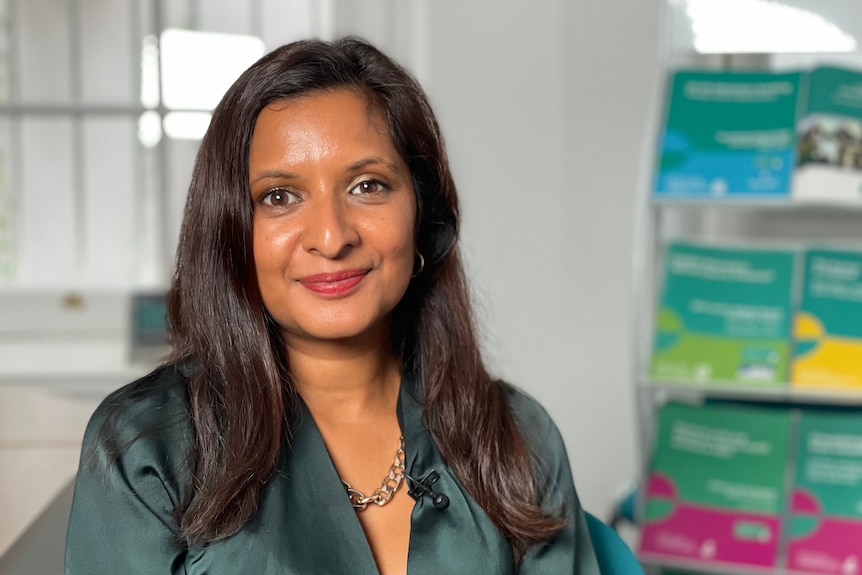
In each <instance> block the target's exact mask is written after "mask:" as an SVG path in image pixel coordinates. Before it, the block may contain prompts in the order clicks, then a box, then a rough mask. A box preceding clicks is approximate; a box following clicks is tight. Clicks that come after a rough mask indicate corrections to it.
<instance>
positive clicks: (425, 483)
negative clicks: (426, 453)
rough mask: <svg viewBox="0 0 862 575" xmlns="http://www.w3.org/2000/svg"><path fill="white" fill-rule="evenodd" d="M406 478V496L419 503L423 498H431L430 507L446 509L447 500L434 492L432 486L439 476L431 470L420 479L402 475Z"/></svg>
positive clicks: (447, 505)
mask: <svg viewBox="0 0 862 575" xmlns="http://www.w3.org/2000/svg"><path fill="white" fill-rule="evenodd" d="M404 477H406V478H407V485H408V487H409V489H408V490H407V495H409V496H410V497H412V498H413V499H415V500H416V501H419V500H420V499H421V498H423V497H426V496H427V497H430V498H431V505H433V506H434V507H435V508H436V509H446V508H447V507H449V498H448V497H446V496H445V495H443V494H442V493H439V492H437V491H435V490H434V484H435V483H437V480H438V479H440V474H439V473H437V472H436V471H434V470H433V469H432V470H431V471H430V472H429V473H428V475H426V476H425V477H423V478H422V479H416V478H414V477H412V476H410V475H407V474H406V473H405V474H404Z"/></svg>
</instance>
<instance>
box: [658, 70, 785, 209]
mask: <svg viewBox="0 0 862 575" xmlns="http://www.w3.org/2000/svg"><path fill="white" fill-rule="evenodd" d="M800 77H801V73H800V72H790V73H767V72H761V73H742V72H708V71H679V72H676V73H675V74H673V75H672V76H671V78H670V81H669V86H668V97H667V106H666V115H665V120H664V129H663V132H662V134H661V141H660V145H659V154H658V156H659V157H658V165H657V167H656V176H655V182H654V187H653V197H655V198H662V199H691V198H697V199H710V198H712V199H721V198H725V199H741V198H742V199H767V200H773V199H779V200H782V199H783V200H786V199H788V198H789V196H790V188H791V175H792V173H793V166H794V164H795V155H796V118H797V105H798V95H799V86H800Z"/></svg>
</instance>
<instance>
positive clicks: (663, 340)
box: [650, 242, 795, 387]
mask: <svg viewBox="0 0 862 575" xmlns="http://www.w3.org/2000/svg"><path fill="white" fill-rule="evenodd" d="M794 260H795V252H794V251H793V250H789V249H773V248H742V247H715V246H707V245H698V244H690V243H684V242H675V243H671V244H670V245H669V246H668V249H667V252H666V256H665V272H664V289H663V293H662V296H661V303H660V306H659V309H658V312H657V317H656V322H655V323H656V330H655V339H654V346H653V355H652V363H651V366H650V377H651V378H652V379H653V380H656V381H667V382H681V383H696V384H718V385H724V384H729V385H734V384H742V385H746V386H752V385H756V386H758V387H778V386H782V385H784V384H785V383H786V382H787V365H788V359H789V353H790V320H791V317H790V316H791V308H790V304H791V297H792V290H793V268H794Z"/></svg>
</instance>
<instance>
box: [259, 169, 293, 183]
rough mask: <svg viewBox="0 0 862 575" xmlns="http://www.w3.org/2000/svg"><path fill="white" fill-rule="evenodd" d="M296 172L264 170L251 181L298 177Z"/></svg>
mask: <svg viewBox="0 0 862 575" xmlns="http://www.w3.org/2000/svg"><path fill="white" fill-rule="evenodd" d="M298 177H299V175H298V174H294V173H292V172H282V171H281V170H266V171H264V172H261V173H259V174H258V175H257V177H255V178H254V179H253V180H252V181H251V183H252V184H254V183H255V182H259V181H260V180H268V179H282V180H292V179H296V178H298Z"/></svg>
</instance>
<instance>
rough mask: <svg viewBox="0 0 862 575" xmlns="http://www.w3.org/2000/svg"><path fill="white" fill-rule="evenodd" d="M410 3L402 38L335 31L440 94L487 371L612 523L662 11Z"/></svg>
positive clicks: (344, 27) (626, 441)
mask: <svg viewBox="0 0 862 575" xmlns="http://www.w3.org/2000/svg"><path fill="white" fill-rule="evenodd" d="M388 4H389V3H387V2H385V1H383V0H377V2H376V3H375V6H377V9H380V10H383V9H385V8H386V7H387V6H388ZM336 6H337V5H336ZM407 6H408V7H409V9H405V8H404V7H403V6H402V8H401V10H402V13H401V14H400V15H399V17H398V18H396V19H395V20H394V21H393V20H390V22H392V23H393V25H394V26H395V30H394V31H393V30H379V29H375V28H374V27H373V26H365V25H364V24H363V18H366V19H370V18H372V17H373V13H374V12H375V10H370V11H365V12H363V13H358V12H354V15H353V16H352V17H351V18H349V19H347V18H345V19H342V20H341V21H340V22H339V24H338V26H337V30H336V31H337V32H339V33H346V32H353V33H357V34H360V35H363V36H365V37H367V38H369V39H370V40H372V41H375V42H377V43H378V44H379V45H381V47H382V48H383V49H388V50H389V51H390V53H391V54H392V55H393V56H395V57H396V58H398V59H400V60H401V61H402V62H403V63H404V64H405V65H406V66H407V67H408V68H410V69H411V70H413V71H414V73H415V74H416V75H417V76H418V77H419V79H420V81H421V82H422V83H423V85H424V86H425V88H426V90H427V92H428V93H429V97H430V98H431V102H432V105H433V106H434V108H435V111H436V113H437V115H438V118H439V120H440V122H441V125H442V130H443V134H444V136H445V137H446V139H447V143H448V146H449V153H450V159H451V162H452V166H453V171H454V175H455V180H456V183H457V184H458V186H459V192H460V197H461V200H462V207H463V215H464V217H463V236H462V237H463V248H464V250H465V254H466V259H467V264H468V271H469V273H470V276H471V280H472V284H473V287H474V291H475V292H476V300H477V301H476V303H477V305H478V308H479V312H480V319H481V320H482V323H483V334H484V336H485V341H486V348H487V356H488V360H489V362H490V364H491V366H492V368H493V369H494V370H495V372H496V373H497V374H499V375H500V376H502V377H504V378H506V379H508V380H510V381H512V382H513V383H515V384H517V385H520V386H522V387H523V388H525V389H526V390H528V391H529V392H530V393H532V394H533V395H534V396H536V397H537V398H538V399H539V400H540V401H541V402H542V403H543V404H544V405H545V406H546V407H547V408H548V410H549V411H550V412H551V414H552V415H553V416H554V419H555V420H556V422H557V424H558V426H559V427H560V429H561V430H562V432H563V436H564V438H565V440H566V443H567V446H568V449H569V456H570V459H571V462H572V468H573V471H574V474H575V481H576V485H577V487H578V490H579V492H580V495H581V498H582V500H583V502H584V505H585V506H586V507H587V508H589V509H590V510H592V511H594V512H596V513H599V514H602V515H604V514H605V513H606V512H607V511H608V509H609V506H610V504H611V500H612V499H613V497H614V496H615V495H616V493H617V490H619V489H620V488H621V487H622V486H623V485H624V484H625V483H627V482H629V481H634V480H636V479H637V475H638V473H639V469H638V463H637V461H638V454H637V453H636V450H635V440H636V437H637V435H636V434H637V431H636V427H635V409H634V393H633V385H634V384H633V382H632V371H633V369H632V362H633V354H632V335H631V331H632V327H633V326H632V321H631V319H632V312H631V310H630V301H631V299H632V282H633V279H632V276H633V251H632V250H633V246H634V242H635V237H634V226H635V215H636V213H635V212H636V205H637V201H638V197H639V196H638V195H639V194H640V193H642V190H643V187H644V185H645V182H644V181H642V180H643V171H642V162H643V158H644V153H645V145H646V138H647V134H646V130H647V126H648V120H649V119H650V117H651V115H652V114H654V112H655V110H656V103H655V101H653V98H654V97H655V91H656V89H657V84H658V54H659V50H658V33H659V26H658V25H659V6H660V0H651V1H649V2H625V3H623V2H587V1H586V0H577V1H571V0H537V1H534V2H530V3H526V2H518V1H514V0H470V1H469V2H465V1H463V0H433V1H431V0H409V1H408V2H407ZM337 13H338V8H336V14H337ZM405 30H410V31H411V32H412V35H410V36H412V37H413V41H412V43H411V42H409V41H406V40H405V37H407V36H408V35H406V34H405V33H404V31H405ZM417 38H418V39H419V41H417V40H416V39H417Z"/></svg>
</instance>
